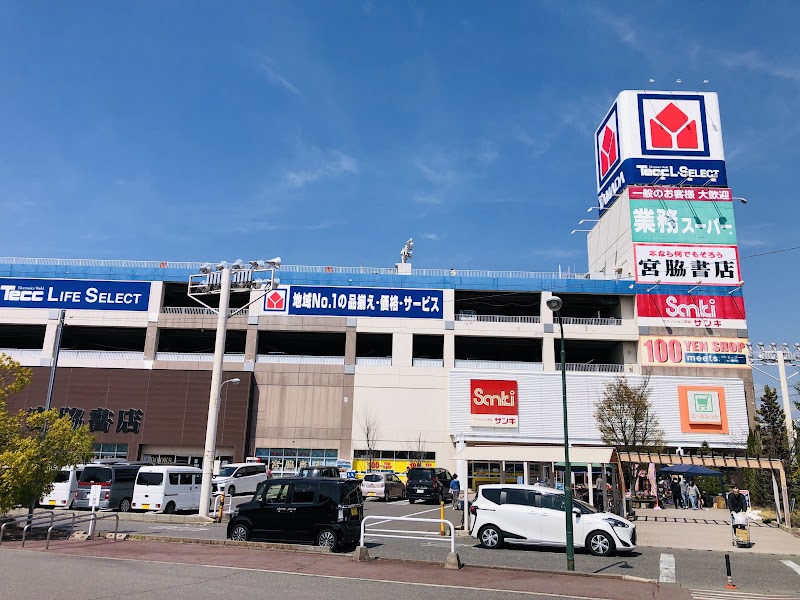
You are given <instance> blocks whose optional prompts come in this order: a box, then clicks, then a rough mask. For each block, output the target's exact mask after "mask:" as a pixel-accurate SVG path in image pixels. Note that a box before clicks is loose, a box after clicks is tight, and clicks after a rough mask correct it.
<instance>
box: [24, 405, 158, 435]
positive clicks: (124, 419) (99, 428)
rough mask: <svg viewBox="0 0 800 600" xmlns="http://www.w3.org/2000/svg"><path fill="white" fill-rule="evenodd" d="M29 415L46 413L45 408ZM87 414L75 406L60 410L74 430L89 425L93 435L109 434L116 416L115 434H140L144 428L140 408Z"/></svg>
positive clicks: (36, 407) (103, 410)
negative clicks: (142, 427) (70, 422)
mask: <svg viewBox="0 0 800 600" xmlns="http://www.w3.org/2000/svg"><path fill="white" fill-rule="evenodd" d="M28 412H29V413H32V412H44V406H34V407H31V408H29V409H28ZM88 412H89V414H88V415H87V414H86V410H85V409H83V408H79V407H75V406H62V407H60V408H59V409H58V416H59V417H69V420H70V421H72V428H73V429H77V428H78V427H80V426H81V425H88V426H89V431H90V432H91V433H108V432H110V431H111V426H112V425H114V417H115V416H116V432H115V433H132V434H138V433H139V429H140V428H141V426H142V419H143V418H144V411H143V410H142V409H140V408H125V409H119V411H118V413H117V414H116V415H115V413H114V411H113V410H110V409H108V408H102V407H98V408H92V409H90V410H89V411H88Z"/></svg>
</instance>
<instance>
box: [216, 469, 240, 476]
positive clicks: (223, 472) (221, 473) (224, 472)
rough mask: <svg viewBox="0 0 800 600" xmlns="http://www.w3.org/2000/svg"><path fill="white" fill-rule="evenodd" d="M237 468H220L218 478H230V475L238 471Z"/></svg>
mask: <svg viewBox="0 0 800 600" xmlns="http://www.w3.org/2000/svg"><path fill="white" fill-rule="evenodd" d="M238 468H239V467H222V468H221V469H220V470H219V476H220V477H230V476H231V475H233V474H234V473H236V469H238Z"/></svg>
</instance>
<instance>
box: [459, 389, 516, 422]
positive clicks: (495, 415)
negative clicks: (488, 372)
mask: <svg viewBox="0 0 800 600" xmlns="http://www.w3.org/2000/svg"><path fill="white" fill-rule="evenodd" d="M518 409H519V407H518V404H517V382H516V381H508V380H502V379H471V380H470V415H471V424H472V426H473V427H503V428H508V427H513V428H518V427H519V410H518Z"/></svg>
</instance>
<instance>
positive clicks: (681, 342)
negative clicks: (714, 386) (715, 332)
mask: <svg viewBox="0 0 800 600" xmlns="http://www.w3.org/2000/svg"><path fill="white" fill-rule="evenodd" d="M639 361H640V363H641V364H642V365H643V366H649V367H675V366H681V367H739V368H741V367H746V366H747V340H746V339H742V338H709V337H705V338H699V337H698V338H695V337H682V336H676V337H658V336H642V337H641V338H639Z"/></svg>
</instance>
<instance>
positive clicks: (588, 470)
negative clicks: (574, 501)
mask: <svg viewBox="0 0 800 600" xmlns="http://www.w3.org/2000/svg"><path fill="white" fill-rule="evenodd" d="M586 475H587V478H588V479H589V505H590V506H594V482H593V481H592V463H587V464H586Z"/></svg>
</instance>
